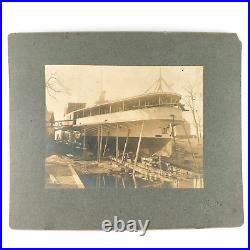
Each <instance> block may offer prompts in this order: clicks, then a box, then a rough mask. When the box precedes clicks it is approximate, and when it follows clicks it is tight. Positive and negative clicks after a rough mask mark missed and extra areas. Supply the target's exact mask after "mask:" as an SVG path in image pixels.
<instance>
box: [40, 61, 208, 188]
mask: <svg viewBox="0 0 250 250" xmlns="http://www.w3.org/2000/svg"><path fill="white" fill-rule="evenodd" d="M44 86H45V96H46V101H45V103H46V107H45V127H46V131H45V136H46V159H45V173H46V175H45V178H46V179H45V187H46V188H79V189H85V188H204V182H205V180H204V178H203V66H102V65H45V85H44Z"/></svg>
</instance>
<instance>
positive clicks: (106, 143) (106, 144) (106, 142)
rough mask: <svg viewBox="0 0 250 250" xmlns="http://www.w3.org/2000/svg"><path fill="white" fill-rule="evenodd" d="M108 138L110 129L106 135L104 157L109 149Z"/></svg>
mask: <svg viewBox="0 0 250 250" xmlns="http://www.w3.org/2000/svg"><path fill="white" fill-rule="evenodd" d="M108 139H109V131H108V134H107V136H106V141H105V145H104V149H103V154H102V156H103V157H105V153H106V150H107V146H108Z"/></svg>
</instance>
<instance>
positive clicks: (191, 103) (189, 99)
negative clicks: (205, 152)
mask: <svg viewBox="0 0 250 250" xmlns="http://www.w3.org/2000/svg"><path fill="white" fill-rule="evenodd" d="M185 90H186V93H187V96H186V98H185V104H186V105H187V107H188V108H189V109H190V111H191V112H192V116H193V120H194V125H195V130H196V135H197V140H198V143H199V142H200V136H201V131H200V118H199V115H198V111H197V109H196V93H195V90H194V86H192V85H190V86H189V87H188V88H186V89H185Z"/></svg>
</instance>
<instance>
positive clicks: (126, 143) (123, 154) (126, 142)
mask: <svg viewBox="0 0 250 250" xmlns="http://www.w3.org/2000/svg"><path fill="white" fill-rule="evenodd" d="M129 133H130V129H129V128H128V133H127V137H126V141H125V144H124V148H123V152H122V162H123V161H124V157H125V153H126V149H127V145H128V137H129Z"/></svg>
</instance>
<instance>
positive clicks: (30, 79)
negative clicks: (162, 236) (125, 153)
mask: <svg viewBox="0 0 250 250" xmlns="http://www.w3.org/2000/svg"><path fill="white" fill-rule="evenodd" d="M46 64H51V65H53V64H54V65H60V64H65V65H74V64H75V65H84V64H87V65H169V66H172V65H203V66H204V89H203V92H204V169H205V177H204V182H205V188H204V189H136V190H134V189H124V190H122V189H96V190H95V189H86V190H84V191H83V190H69V189H64V190H53V189H45V187H44V185H45V183H44V179H45V178H44V175H45V172H44V159H45V136H44V131H45V130H44V117H45V116H44V114H45V90H44V82H45V81H44V77H45V75H44V65H46ZM9 72H10V144H11V145H10V161H11V163H10V174H11V178H10V226H11V228H14V229H101V222H102V221H103V220H104V219H109V220H111V221H113V220H114V219H113V218H114V216H115V215H116V216H118V218H120V219H124V220H129V219H136V220H138V219H141V220H146V219H149V220H150V221H151V223H150V227H149V228H151V229H161V228H204V227H235V226H240V225H242V223H243V207H242V177H241V108H240V106H241V105H240V104H241V87H240V85H241V42H240V41H239V39H238V37H237V35H236V34H222V33H164V32H162V33H152V32H149V33H148V32H146V33H142V32H141V33H139V32H136V33H131V32H123V33H120V32H116V33H115V32H114V33H98V32H97V33H95V32H93V33H90V32H89V33H29V34H11V35H10V36H9ZM3 84H7V83H3ZM3 167H4V166H3Z"/></svg>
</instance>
